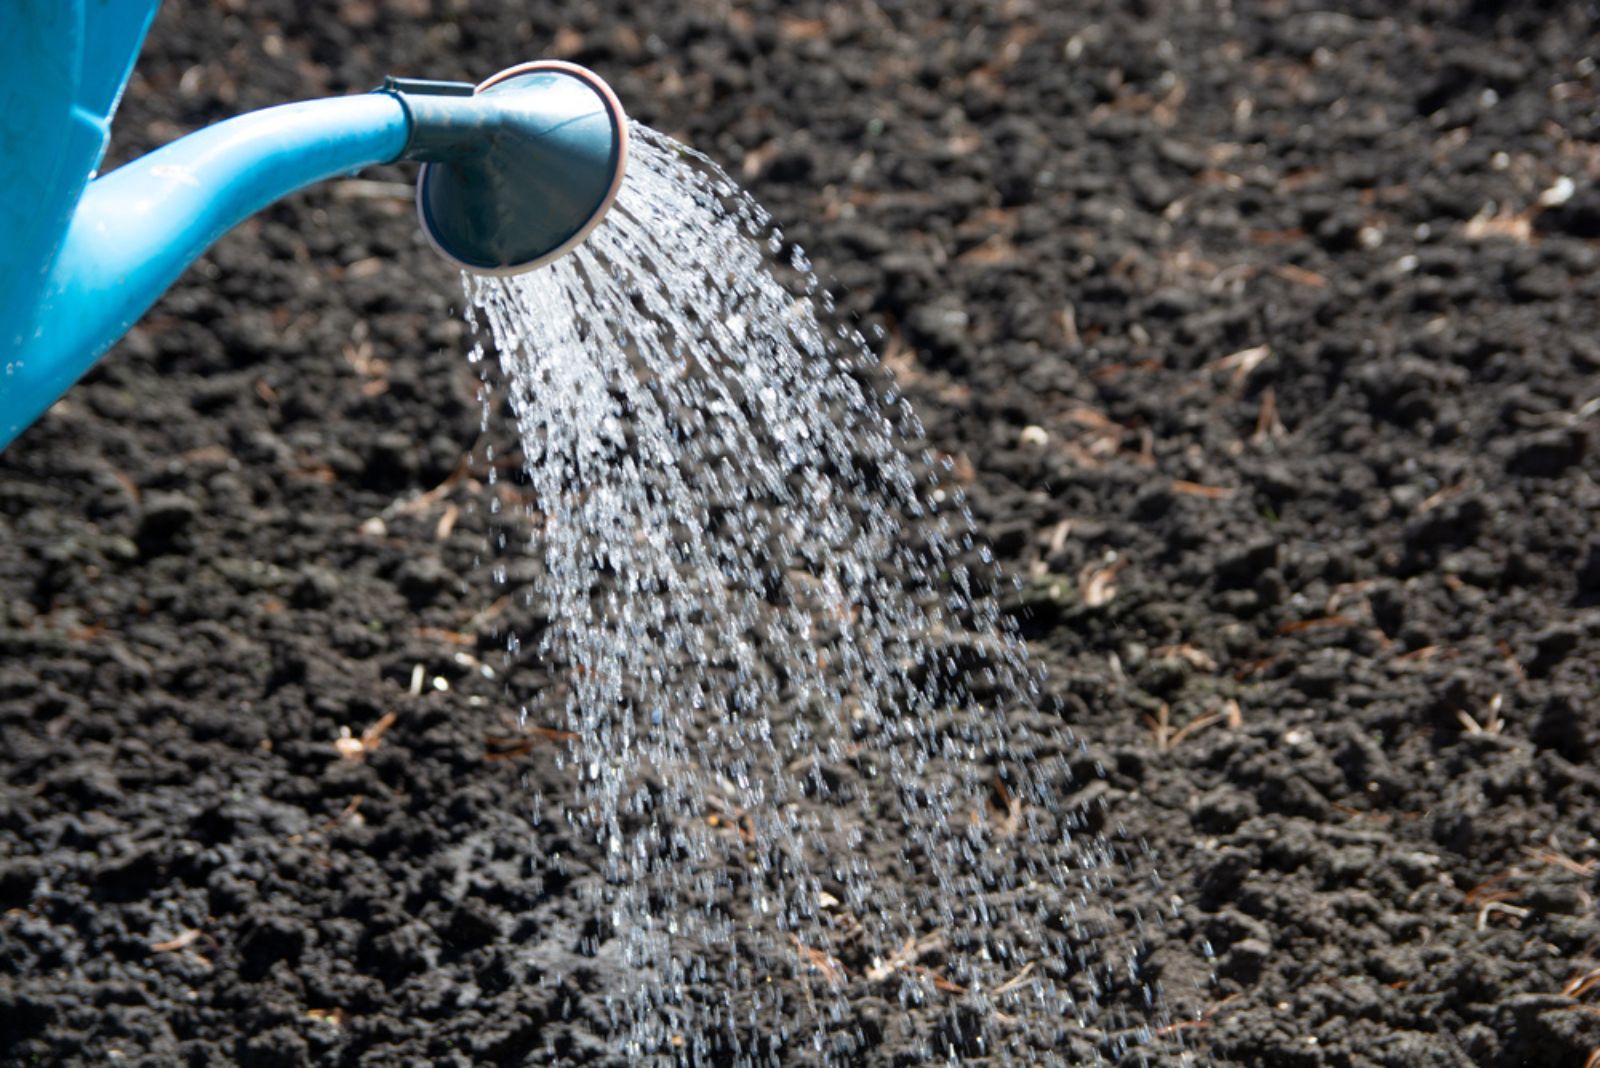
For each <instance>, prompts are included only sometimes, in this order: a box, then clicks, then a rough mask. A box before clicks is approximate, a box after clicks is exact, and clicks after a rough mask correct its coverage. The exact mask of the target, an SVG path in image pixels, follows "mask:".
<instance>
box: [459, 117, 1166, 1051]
mask: <svg viewBox="0 0 1600 1068" xmlns="http://www.w3.org/2000/svg"><path fill="white" fill-rule="evenodd" d="M634 145H635V156H634V158H633V159H632V161H631V162H630V174H629V177H628V180H627V183H626V185H625V187H624V189H623V192H622V194H621V197H620V199H619V200H618V202H617V204H616V205H615V206H614V208H613V209H612V211H611V213H610V215H609V216H608V219H607V221H606V223H605V224H604V225H603V226H601V227H600V228H599V229H598V230H597V231H596V232H595V233H594V234H593V236H592V237H591V238H590V239H589V240H588V241H587V242H586V243H585V244H584V245H583V246H582V247H581V248H579V250H578V251H577V252H575V253H574V254H572V255H570V256H568V257H566V258H564V259H562V260H560V261H559V262H558V263H556V264H555V265H553V266H551V267H549V268H546V269H543V270H540V271H537V272H534V273H532V274H528V275H522V276H518V277H514V278H510V279H489V278H477V277H469V278H468V279H467V282H466V284H467V288H468V296H469V304H470V306H471V309H472V310H471V311H470V312H469V317H470V318H471V319H472V321H473V325H474V326H475V327H476V329H477V332H478V334H479V336H480V338H482V339H484V341H485V342H486V343H487V344H491V345H492V348H493V349H494V351H495V352H497V354H498V357H499V361H500V365H501V368H502V377H503V380H504V384H505V386H506V388H507V389H508V391H509V402H510V406H511V409H512V410H513V412H514V414H515V418H516V423H517V429H518V432H519V435H520V438H521V443H522V454H523V463H524V465H525V470H526V477H527V479H528V480H529V482H530V483H531V489H532V493H533V497H534V499H535V501H536V503H535V504H534V505H533V508H534V512H533V520H534V526H535V534H534V537H533V541H532V543H531V544H530V545H529V546H528V551H530V552H534V553H538V554H541V555H542V558H543V564H544V571H545V578H544V580H543V581H542V583H541V584H540V588H539V590H538V591H537V596H538V597H539V598H540V599H541V600H542V601H543V607H542V610H541V614H542V615H543V616H545V617H546V618H547V619H548V624H547V625H545V626H544V627H543V629H542V630H541V631H540V632H539V633H537V634H529V635H523V636H518V637H515V638H513V639H512V645H513V648H514V649H520V650H522V652H523V655H526V656H532V657H536V658H538V660H539V661H540V662H541V663H542V666H543V667H545V668H546V669H547V670H550V671H556V672H560V673H562V674H563V675H564V676H565V677H566V678H567V679H568V680H569V681H570V689H569V691H568V697H567V700H566V709H565V715H566V718H567V722H566V724H565V725H564V726H565V728H566V729H567V730H569V731H570V732H572V734H573V735H574V736H575V739H576V740H575V741H573V742H572V743H571V746H570V750H569V752H568V755H567V757H566V759H568V760H570V761H571V764H570V765H569V766H570V767H571V769H572V771H573V775H574V780H575V787H574V793H573V797H572V798H571V799H570V801H569V802H568V803H567V804H566V806H565V807H566V818H567V819H568V820H570V821H571V822H572V823H573V824H574V825H575V826H576V827H577V828H578V829H579V830H580V831H581V832H582V833H584V834H587V835H590V836H592V837H593V839H594V840H595V841H596V842H598V843H599V844H600V846H601V848H602V849H603V851H604V854H605V857H606V862H605V872H604V880H603V886H602V887H601V888H600V889H599V890H597V891H596V897H597V900H595V901H594V902H592V907H593V908H594V910H595V914H596V915H597V916H598V917H601V918H602V922H601V925H600V927H599V934H598V936H597V941H607V940H611V939H615V940H619V941H620V946H621V952H622V953H623V955H624V957H625V961H626V965H627V975H628V976H629V980H628V982H627V984H625V985H624V986H623V987H622V988H619V989H617V990H616V991H614V993H613V994H612V996H611V1002H610V1008H611V1010H612V1012H613V1018H614V1019H613V1023H614V1027H615V1030H616V1034H615V1035H614V1041H616V1042H617V1043H618V1044H619V1045H620V1052H622V1053H624V1054H625V1055H627V1056H628V1057H629V1058H630V1059H641V1058H665V1059H668V1060H674V1059H675V1060H678V1061H681V1062H684V1063H707V1062H709V1061H712V1060H720V1061H732V1062H734V1063H746V1064H756V1063H779V1062H780V1061H781V1062H782V1063H785V1064H793V1063H803V1062H806V1061H810V1062H815V1063H848V1062H851V1061H852V1060H856V1059H859V1058H861V1057H870V1055H871V1050H872V1049H873V1048H875V1047H877V1046H879V1045H880V1044H885V1043H893V1046H894V1048H900V1049H904V1048H910V1049H916V1050H920V1051H921V1053H922V1056H923V1057H925V1058H927V1059H930V1060H932V1059H939V1060H949V1059H965V1058H976V1057H988V1058H992V1063H1030V1064H1031V1063H1063V1064H1067V1063H1072V1064H1077V1063H1087V1062H1091V1061H1097V1060H1099V1059H1101V1058H1103V1057H1106V1056H1110V1057H1112V1058H1117V1057H1120V1056H1121V1055H1122V1054H1123V1053H1124V1052H1125V1051H1126V1049H1127V1048H1128V1047H1130V1046H1133V1045H1137V1044H1138V1043H1139V1042H1141V1041H1142V1040H1143V1039H1144V1038H1147V1037H1148V1035H1149V1032H1150V1030H1151V1029H1152V1028H1153V1027H1154V1026H1155V1025H1156V1024H1157V1022H1158V1017H1159V1012H1158V1009H1157V1007H1156V1004H1155V995H1154V993H1153V991H1151V990H1150V988H1149V987H1148V986H1146V985H1145V981H1144V979H1143V978H1142V977H1141V975H1140V973H1139V967H1138V961H1137V959H1136V958H1137V946H1136V944H1135V942H1134V941H1133V940H1124V941H1121V942H1119V941H1118V940H1117V939H1115V938H1113V937H1111V928H1112V927H1113V926H1115V925H1114V924H1113V923H1112V922H1111V921H1110V919H1109V916H1110V909H1109V908H1108V903H1109V902H1111V901H1112V897H1111V895H1113V894H1114V888H1113V886H1112V879H1111V877H1112V874H1113V871H1114V869H1115V867H1116V865H1115V864H1114V863H1113V851H1112V849H1111V847H1110V846H1109V845H1108V844H1107V843H1106V842H1105V841H1104V840H1103V839H1101V838H1099V837H1097V836H1094V835H1089V834H1085V833H1079V831H1080V827H1079V824H1078V821H1077V820H1076V819H1075V817H1074V816H1073V815H1072V814H1071V813H1069V812H1068V811H1066V805H1065V804H1064V800H1063V799H1064V798H1065V797H1067V795H1068V794H1069V793H1070V792H1071V791H1072V790H1073V789H1074V786H1073V783H1072V777H1071V774H1070V772H1069V771H1068V759H1069V758H1070V757H1072V756H1073V755H1074V746H1075V743H1074V741H1073V740H1072V738H1071V736H1070V734H1069V733H1068V731H1067V728H1066V727H1065V726H1064V725H1062V724H1060V723H1059V722H1058V721H1056V720H1055V719H1054V717H1052V716H1051V715H1048V714H1046V713H1044V712H1042V711H1040V699H1039V693H1040V688H1039V681H1040V680H1039V678H1038V677H1037V674H1036V672H1035V671H1034V670H1033V669H1032V668H1031V667H1030V665H1029V662H1028V659H1027V655H1026V651H1025V649H1024V646H1023V644H1022V643H1021V641H1020V640H1019V639H1018V638H1017V636H1016V635H1015V633H1014V631H1013V629H1012V628H1011V627H1010V626H1008V625H1007V622H1006V620H1005V618H1004V617H1003V616H1002V614H1001V613H1000V612H999V611H998V610H997V609H996V606H995V601H994V599H993V595H992V591H993V589H994V583H995V580H996V576H995V572H994V568H993V565H992V560H991V559H990V557H989V555H988V553H987V550H986V549H984V548H983V547H982V546H981V545H979V544H977V543H975V541H974V539H973V535H972V529H971V528H972V523H971V517H970V515H969V514H968V513H967V511H966V508H965V505H964V503H963V501H962V497H961V495H960V493H959V492H958V491H956V490H955V489H953V488H945V487H944V486H942V484H941V481H940V479H939V478H938V477H937V475H938V471H939V467H940V465H939V463H938V462H936V460H935V458H934V457H933V456H932V455H930V454H928V453H926V452H922V453H920V455H919V454H911V455H908V454H907V452H906V448H905V447H906V443H908V442H912V441H915V440H917V439H918V438H920V436H921V429H920V427H919V426H918V425H917V423H916V419H915V416H914V415H913V414H912V412H911V410H910V407H909V405H908V404H907V403H906V402H905V400H904V399H903V398H901V397H900V396H899V395H898V393H897V392H896V391H895V390H894V389H893V388H892V386H889V385H886V383H887V382H888V379H887V377H886V376H885V375H884V374H883V373H882V371H881V369H879V368H877V367H875V366H874V360H873V358H872V356H871V354H870V351H869V349H868V347H867V345H866V344H865V343H864V341H863V339H862V338H861V337H860V336H859V335H857V334H855V333H854V332H853V331H851V330H849V329H832V328H829V327H827V326H825V325H824V324H825V323H826V322H828V321H829V319H830V318H831V317H832V316H831V308H830V307H829V306H828V300H827V298H826V296H825V295H824V294H822V293H820V292H819V291H818V289H817V286H816V283H815V281H814V278H813V276H812V274H811V272H810V265H809V264H808V263H807V262H806V261H805V259H804V256H803V254H801V253H800V252H798V251H794V252H793V254H792V259H791V262H790V264H789V265H788V266H787V267H782V266H778V265H775V264H774V262H773V258H772V256H771V255H770V254H771V253H777V252H779V251H781V250H782V249H783V248H784V247H785V244H784V241H783V238H782V236H781V234H779V233H778V232H777V231H776V230H775V228H774V227H773V226H772V223H771V220H770V219H769V218H768V216H767V214H766V213H765V212H764V211H763V210H762V209H761V208H760V207H759V206H758V205H757V204H756V203H755V202H754V201H753V200H751V199H750V198H749V197H748V196H747V195H745V194H743V193H742V192H741V191H740V190H739V189H738V188H737V187H736V186H735V184H734V183H733V182H732V181H730V180H729V179H728V178H727V177H726V175H724V174H723V173H722V172H721V171H720V170H719V169H717V167H716V166H715V165H714V164H712V163H710V162H709V161H708V160H706V159H705V158H704V157H702V156H700V155H698V154H697V153H694V152H693V151H691V150H689V149H687V148H685V147H684V146H682V145H680V144H678V143H676V142H674V141H673V140H671V139H670V138H668V137H666V136H664V135H662V134H659V133H656V132H654V131H652V130H649V129H648V128H644V127H637V126H636V127H635V129H634ZM482 352H483V350H482V349H481V348H480V349H479V350H478V351H477V352H475V354H474V355H475V358H481V356H482ZM969 564H970V565H971V566H970V567H969V566H968V565H969ZM1115 991H1120V992H1122V993H1121V994H1120V995H1118V996H1120V997H1122V998H1123V1000H1124V1002H1127V1003H1128V1004H1133V1005H1135V1007H1136V1009H1137V1011H1134V1012H1127V1011H1121V1010H1118V1011H1112V1010H1111V1009H1109V1008H1108V1007H1107V1006H1108V1005H1109V1004H1111V1003H1112V1002H1113V1001H1114V1000H1115V998H1114V997H1113V992H1115ZM1129 991H1133V993H1132V994H1131V995H1130V994H1129V993H1128V992H1129ZM1130 997H1131V998H1132V1001H1128V999H1129V998H1130ZM1140 999H1143V1000H1142V1001H1141V1000H1140Z"/></svg>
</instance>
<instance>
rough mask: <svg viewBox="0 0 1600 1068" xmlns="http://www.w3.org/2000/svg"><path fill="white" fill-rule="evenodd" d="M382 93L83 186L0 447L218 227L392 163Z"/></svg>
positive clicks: (250, 124) (212, 133) (264, 124)
mask: <svg viewBox="0 0 1600 1068" xmlns="http://www.w3.org/2000/svg"><path fill="white" fill-rule="evenodd" d="M407 134H408V124H407V120H406V114H405V109H404V108H403V107H401V105H400V102H399V101H398V100H396V99H395V98H394V97H392V96H390V95H388V94H386V93H366V94H363V95H360V96H350V97H340V98H334V99H330V100H310V101H306V102H303V103H299V104H285V105H283V106H281V107H276V108H267V109H266V110H264V111H256V112H251V113H250V114H248V115H241V116H239V117H238V118H235V119H229V120H227V121H226V122H220V123H218V124H217V125H215V126H211V127H207V128H206V129H204V130H200V131H198V132H197V133H193V134H190V135H189V136H188V137H185V138H183V139H181V140H179V141H175V142H173V143H172V144H170V145H167V146H166V147H164V148H161V149H158V150H157V151H155V152H152V153H150V154H149V155H147V156H144V157H142V158H141V159H139V160H136V161H135V162H133V163H130V164H128V165H126V166H124V167H121V168H119V169H117V170H116V171H114V172H112V173H111V174H109V175H106V176H105V177H102V178H98V179H96V180H95V181H94V182H92V183H91V184H90V185H89V188H88V190H87V191H86V192H85V193H84V195H83V198H82V199H81V200H80V201H79V203H78V209H77V211H76V213H75V214H74V215H73V218H72V220H71V224H70V227H69V229H68V231H67V236H66V241H65V242H64V243H63V245H62V248H61V251H60V253H59V255H58V256H57V257H56V262H55V265H54V267H53V268H52V270H51V272H50V275H49V278H48V279H47V282H46V285H45V292H44V296H43V301H42V303H41V306H40V311H39V315H38V317H37V325H36V327H35V329H34V330H33V332H32V333H31V334H30V336H28V337H27V338H25V339H24V341H23V343H22V345H21V347H20V349H19V350H18V351H17V352H15V353H9V354H7V356H6V360H7V361H8V363H9V364H12V365H13V366H11V367H10V368H9V372H8V374H7V375H6V376H5V378H4V379H3V380H0V447H4V445H5V444H7V443H9V442H10V441H11V439H12V438H14V437H15V436H16V435H17V434H18V433H19V432H20V431H21V430H22V429H23V428H24V427H26V426H27V425H28V424H29V423H31V422H32V421H33V420H34V419H36V418H37V417H38V416H39V414H40V413H41V412H42V411H44V409H45V408H47V407H49V406H50V404H51V403H52V402H54V401H55V399H56V398H57V397H59V396H60V395H61V394H62V393H63V392H65V391H66V389H67V387H69V386H71V385H72V383H74V382H76V381H77V380H78V379H79V378H80V377H82V375H83V374H84V373H85V372H86V371H88V370H89V368H90V367H92V366H94V363H95V360H96V359H98V358H99V356H100V354H101V353H102V352H104V351H105V350H106V349H107V348H108V347H109V346H110V345H111V344H112V343H113V342H114V341H116V340H117V338H119V337H121V336H122V335H123V333H125V332H126V331H127V329H128V328H129V327H130V326H132V325H133V323H134V322H135V321H137V320H138V318H139V316H140V315H142V314H144V312H145V310H146V309H148V308H149V307H150V305H151V304H153V303H155V301H156V298H157V297H159V296H160V295H161V294H162V293H163V292H164V291H165V290H166V288H167V287H168V286H169V285H171V284H172V282H173V280H174V279H176V278H177V277H178V275H179V274H181V273H182V272H183V269H184V268H185V267H187V266H188V265H189V263H190V262H191V261H192V260H193V259H194V258H195V257H197V256H199V255H200V253H202V252H204V251H205V250H206V248H208V247H209V246H210V245H211V243H212V242H214V241H215V240H216V239H217V238H218V237H220V236H222V234H223V233H225V232H226V231H227V230H229V229H230V228H232V227H233V226H234V225H236V224H237V223H239V222H240V221H242V220H243V219H245V218H247V217H248V216H250V215H252V214H254V213H255V212H257V211H260V210H261V209H262V208H264V207H266V206H267V205H268V204H270V203H272V202H273V201H274V200H277V199H278V198H279V197H281V196H284V195H285V194H287V193H290V192H292V191H294V190H296V189H299V188H300V187H302V186H305V185H309V184H310V183H312V182H317V181H321V180H323V179H325V178H331V177H333V176H335V175H338V174H343V173H347V172H350V171H354V170H357V169H359V168H361V167H363V166H366V165H368V164H373V163H381V162H386V161H388V160H393V159H395V158H397V157H398V156H399V155H400V153H401V151H402V150H403V149H404V148H405V143H406V138H407Z"/></svg>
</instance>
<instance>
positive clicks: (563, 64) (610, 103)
mask: <svg viewBox="0 0 1600 1068" xmlns="http://www.w3.org/2000/svg"><path fill="white" fill-rule="evenodd" d="M540 71H559V72H561V73H563V74H570V75H572V76H573V77H575V78H577V79H579V80H580V81H582V82H584V83H586V84H587V85H588V86H589V87H590V88H591V89H593V90H594V91H595V92H596V93H597V94H598V95H599V96H600V99H601V101H602V103H603V104H604V105H605V108H606V111H607V113H608V114H609V115H610V116H611V120H612V124H613V125H614V126H615V127H616V131H617V167H616V173H615V174H613V175H612V176H611V185H610V187H609V188H608V189H607V190H606V195H605V197H604V198H603V199H602V200H601V201H600V205H599V207H597V208H595V210H594V213H593V214H592V215H590V216H589V219H588V221H587V222H585V223H584V224H583V225H582V226H580V227H579V228H578V229H577V230H576V231H574V232H573V234H572V236H571V237H569V238H567V239H566V240H565V241H563V242H562V243H561V244H559V245H557V246H556V247H555V248H553V249H551V250H550V251H549V252H546V253H544V254H543V255H542V256H538V257H536V258H534V259H531V260H529V261H527V262H526V263H514V264H508V265H507V266H504V267H484V266H481V265H479V264H475V263H467V262H466V261H465V260H463V259H461V258H459V257H458V256H456V255H455V254H454V253H452V252H450V250H449V249H446V248H445V247H444V246H443V245H442V244H440V243H439V240H438V238H436V237H435V236H434V234H433V229H432V227H430V226H429V225H428V214H427V209H426V205H425V201H424V195H423V191H424V190H425V189H426V188H427V181H428V171H429V169H430V167H431V166H432V164H428V163H424V164H423V165H422V169H421V171H420V172H419V173H418V174H417V192H416V202H417V221H418V222H419V223H420V224H421V227H420V228H421V230H422V236H423V237H425V238H427V239H428V244H430V245H432V246H433V250H434V251H435V252H437V253H438V254H439V255H440V256H443V257H444V259H445V260H446V261H447V262H449V263H453V264H455V265H456V266H457V267H459V268H461V269H462V270H463V271H470V272H471V273H473V274H479V275H487V276H489V277H491V278H509V277H511V276H512V275H518V274H527V273H528V272H529V271H536V270H538V269H539V268H540V267H543V266H545V265H546V264H549V263H553V262H555V261H556V260H559V259H560V258H561V257H562V256H565V255H566V254H567V253H569V252H571V251H572V250H573V249H575V248H577V247H578V246H579V245H581V244H583V242H584V240H585V239H586V238H588V236H589V235H590V234H592V233H594V231H595V228H596V227H597V226H599V225H600V223H601V222H602V221H604V219H605V217H606V212H608V211H610V210H611V205H612V204H613V203H615V201H616V199H617V194H618V193H620V192H621V191H622V182H623V179H624V178H626V177H627V173H628V116H627V113H626V112H624V111H623V110H622V102H621V101H620V100H618V99H617V94H616V93H614V92H612V90H611V86H609V85H607V84H606V83H605V80H604V79H603V78H601V77H600V75H598V74H596V73H595V72H594V71H592V70H590V69H589V68H588V67H584V66H580V65H578V64H577V63H569V62H567V61H566V60H563V59H535V60H530V61H528V62H526V63H518V64H516V65H515V66H511V67H507V68H506V69H505V70H503V71H500V72H499V73H497V74H492V75H490V76H489V77H488V78H486V79H484V80H483V81H482V82H480V83H478V86H477V88H475V89H474V90H473V95H474V96H476V95H478V94H479V93H482V92H483V91H484V90H486V89H488V88H490V87H491V86H494V85H498V84H499V83H501V82H503V81H506V80H508V79H511V78H516V77H520V76H522V75H524V74H534V73H538V72H540Z"/></svg>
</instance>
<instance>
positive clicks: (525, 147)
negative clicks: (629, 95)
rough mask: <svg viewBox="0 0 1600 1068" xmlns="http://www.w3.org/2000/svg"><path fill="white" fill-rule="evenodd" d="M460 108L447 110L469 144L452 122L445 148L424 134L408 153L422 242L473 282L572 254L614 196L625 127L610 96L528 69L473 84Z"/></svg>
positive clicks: (549, 69)
mask: <svg viewBox="0 0 1600 1068" xmlns="http://www.w3.org/2000/svg"><path fill="white" fill-rule="evenodd" d="M462 88H463V90H464V89H465V87H462ZM407 99H408V100H414V99H416V98H407ZM461 103H464V104H465V103H468V101H462V102H461ZM470 104H471V105H472V106H471V107H470V108H468V109H466V110H464V111H455V110H454V109H452V111H453V112H454V113H455V114H458V115H459V114H465V115H468V116H472V117H471V118H469V119H468V120H467V125H469V126H471V127H474V128H475V131H474V133H473V134H472V136H468V137H464V138H463V137H461V136H460V135H461V133H462V132H463V131H462V129H461V128H460V126H459V125H456V124H454V123H452V126H454V129H453V130H452V131H451V132H450V136H448V137H447V138H445V139H444V140H448V141H449V142H450V144H448V145H444V144H440V145H433V146H429V145H427V144H426V143H425V142H426V141H427V140H428V137H427V131H426V130H424V131H423V132H422V136H421V140H422V141H423V142H424V143H423V144H421V145H419V146H417V148H415V149H414V152H415V155H413V157H412V158H419V157H420V158H424V159H427V160H428V161H429V162H427V163H425V164H424V165H423V167H422V174H421V175H420V176H419V177H418V179H417V215H418V218H419V219H420V220H421V223H422V232H423V233H424V234H426V235H427V237H428V240H429V241H430V242H432V244H433V246H434V248H436V249H437V250H438V251H439V253H440V255H442V256H444V257H445V259H447V260H450V261H451V262H453V263H456V264H458V265H459V266H461V267H464V268H466V269H467V270H469V271H474V272H477V273H478V274H490V275H508V274H520V273H521V272H523V271H531V270H533V269H534V268H536V267H542V266H544V265H545V264H547V263H549V262H550V261H552V260H554V259H557V258H559V257H560V256H563V255H565V254H566V253H568V252H570V251H572V249H573V248H575V247H576V246H577V245H578V244H579V243H580V242H582V241H583V239H584V238H585V237H588V236H589V233H590V231H592V230H593V229H594V228H595V227H596V226H598V225H600V220H601V219H602V218H604V217H605V213H606V209H608V208H610V207H611V202H612V201H614V200H615V199H616V197H617V191H618V190H620V189H621V188H622V176H623V171H624V169H625V167H626V166H627V159H628V120H627V116H625V115H624V114H623V112H622V105H621V104H619V103H618V102H617V98H616V95H615V94H613V93H612V92H611V89H610V87H609V86H607V85H606V83H605V82H603V81H601V80H600V78H599V76H598V75H596V74H595V73H594V72H592V71H589V70H586V69H585V68H583V67H580V66H577V65H576V64H572V63H563V62H560V61H557V60H540V61H538V62H534V63H523V64H520V65H519V66H515V67H511V68H509V69H507V70H503V71H501V72H500V73H499V74H496V75H495V76H494V77H492V78H490V79H488V80H487V81H485V82H483V83H482V84H481V85H479V86H478V87H477V88H476V89H475V90H473V91H472V96H471V99H470Z"/></svg>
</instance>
